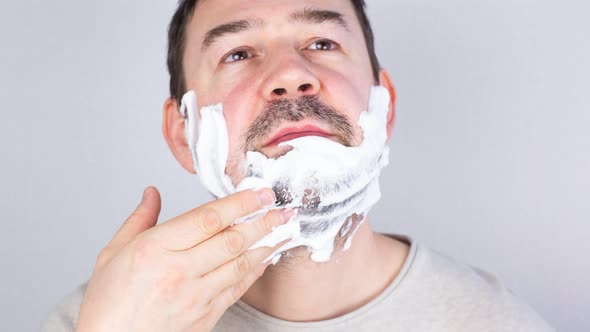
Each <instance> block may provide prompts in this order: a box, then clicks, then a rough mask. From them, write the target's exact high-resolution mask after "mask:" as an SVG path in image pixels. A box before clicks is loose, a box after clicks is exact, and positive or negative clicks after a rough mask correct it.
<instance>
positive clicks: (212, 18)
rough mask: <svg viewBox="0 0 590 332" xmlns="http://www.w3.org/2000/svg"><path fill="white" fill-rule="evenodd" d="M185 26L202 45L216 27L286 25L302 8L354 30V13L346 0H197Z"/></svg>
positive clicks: (188, 33)
mask: <svg viewBox="0 0 590 332" xmlns="http://www.w3.org/2000/svg"><path fill="white" fill-rule="evenodd" d="M197 3H198V4H197V7H196V9H195V12H194V14H193V17H192V19H191V21H190V22H189V25H188V31H187V38H188V39H189V40H191V41H193V42H197V41H198V42H199V43H202V42H203V38H204V35H205V33H206V32H207V31H208V30H209V29H212V28H214V27H216V26H218V25H220V24H224V23H227V22H231V21H237V20H243V19H253V20H256V21H259V22H263V23H270V24H271V25H272V24H273V23H286V22H290V21H289V17H290V15H291V14H292V13H295V12H298V11H301V10H302V9H306V8H310V9H319V10H329V11H334V12H337V13H339V14H341V15H342V17H343V18H344V20H345V21H347V22H348V25H349V26H352V27H353V28H354V30H357V26H356V25H357V24H354V23H355V22H356V13H355V12H354V8H353V6H352V3H351V1H350V0H199V1H198V2H197Z"/></svg>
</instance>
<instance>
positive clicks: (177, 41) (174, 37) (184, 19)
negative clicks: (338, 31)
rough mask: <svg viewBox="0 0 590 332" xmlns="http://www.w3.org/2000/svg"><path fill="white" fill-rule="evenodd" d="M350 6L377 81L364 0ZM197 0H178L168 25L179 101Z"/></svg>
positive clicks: (171, 70)
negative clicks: (192, 18)
mask: <svg viewBox="0 0 590 332" xmlns="http://www.w3.org/2000/svg"><path fill="white" fill-rule="evenodd" d="M351 1H352V6H353V7H354V10H355V12H356V16H357V18H358V20H359V23H360V25H361V28H362V30H363V34H364V37H365V43H366V44H367V50H368V51H369V58H370V59H371V66H372V69H373V76H374V78H375V82H378V81H379V69H380V67H379V61H378V60H377V55H376V54H375V39H374V37H373V30H372V29H371V24H370V22H369V18H368V17H367V14H366V13H365V7H366V5H365V1H364V0H351ZM197 2H198V0H179V1H178V8H177V9H176V12H175V13H174V15H173V16H172V20H171V21H170V25H169V27H168V59H167V64H168V72H169V73H170V96H171V97H173V98H174V99H176V101H177V102H179V103H180V100H181V98H182V95H183V94H184V92H185V89H186V86H185V85H186V83H185V82H186V80H185V77H184V68H183V65H182V59H183V54H184V50H185V44H186V27H187V26H188V24H189V22H190V19H191V17H192V16H193V13H194V11H195V7H196V6H197Z"/></svg>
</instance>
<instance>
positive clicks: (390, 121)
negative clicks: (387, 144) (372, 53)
mask: <svg viewBox="0 0 590 332" xmlns="http://www.w3.org/2000/svg"><path fill="white" fill-rule="evenodd" d="M379 84H380V85H381V86H383V87H384V88H386V89H387V91H389V96H390V98H391V99H390V103H389V113H387V140H389V138H390V137H391V133H392V131H393V125H394V124H395V99H396V91H395V87H394V86H393V83H392V82H391V77H389V73H388V72H387V70H385V69H383V68H382V69H381V70H379Z"/></svg>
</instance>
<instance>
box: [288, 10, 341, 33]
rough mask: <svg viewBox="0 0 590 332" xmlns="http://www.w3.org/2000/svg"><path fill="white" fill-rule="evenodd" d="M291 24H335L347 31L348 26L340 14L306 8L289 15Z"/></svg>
mask: <svg viewBox="0 0 590 332" xmlns="http://www.w3.org/2000/svg"><path fill="white" fill-rule="evenodd" d="M289 19H290V21H291V22H301V23H308V24H322V23H336V24H337V25H339V26H341V27H342V28H344V29H346V30H349V29H348V24H347V23H346V21H345V20H344V18H343V17H342V14H340V13H338V12H335V11H332V10H324V9H315V8H309V7H306V8H304V9H303V10H300V11H296V12H294V13H293V14H291V15H289Z"/></svg>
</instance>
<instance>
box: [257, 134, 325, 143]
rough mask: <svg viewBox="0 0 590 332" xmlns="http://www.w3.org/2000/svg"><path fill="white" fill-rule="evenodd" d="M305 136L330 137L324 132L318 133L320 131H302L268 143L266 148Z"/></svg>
mask: <svg viewBox="0 0 590 332" xmlns="http://www.w3.org/2000/svg"><path fill="white" fill-rule="evenodd" d="M303 136H320V137H326V138H329V137H330V135H328V134H325V133H322V132H318V131H300V132H296V133H291V134H287V135H283V136H281V137H279V138H277V139H276V140H274V141H272V142H270V143H268V144H267V145H266V146H273V145H278V144H279V143H281V142H285V141H290V140H292V139H295V138H298V137H303Z"/></svg>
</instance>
